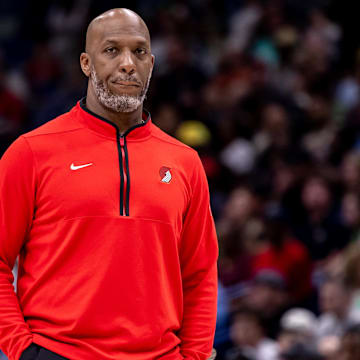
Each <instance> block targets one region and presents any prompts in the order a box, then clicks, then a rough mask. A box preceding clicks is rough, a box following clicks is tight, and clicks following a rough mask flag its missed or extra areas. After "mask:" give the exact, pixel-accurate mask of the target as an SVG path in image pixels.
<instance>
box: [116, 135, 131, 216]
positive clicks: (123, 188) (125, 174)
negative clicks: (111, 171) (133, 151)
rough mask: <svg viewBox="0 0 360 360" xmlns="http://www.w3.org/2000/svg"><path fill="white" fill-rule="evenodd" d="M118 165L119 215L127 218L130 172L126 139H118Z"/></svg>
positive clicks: (121, 136) (121, 137)
mask: <svg viewBox="0 0 360 360" xmlns="http://www.w3.org/2000/svg"><path fill="white" fill-rule="evenodd" d="M118 138H119V145H120V149H119V163H120V215H122V216H129V215H130V214H129V212H130V211H129V200H130V172H129V156H128V150H127V144H126V137H125V136H124V135H120V136H119V137H118Z"/></svg>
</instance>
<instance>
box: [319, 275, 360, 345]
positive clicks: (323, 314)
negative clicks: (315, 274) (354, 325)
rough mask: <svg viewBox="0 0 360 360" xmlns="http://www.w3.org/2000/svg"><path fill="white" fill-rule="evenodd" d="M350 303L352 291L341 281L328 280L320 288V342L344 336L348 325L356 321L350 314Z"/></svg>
mask: <svg viewBox="0 0 360 360" xmlns="http://www.w3.org/2000/svg"><path fill="white" fill-rule="evenodd" d="M350 301H351V293H350V290H349V289H348V288H347V287H346V286H345V284H344V283H343V282H341V281H340V280H335V279H328V280H326V281H325V282H324V283H323V284H322V285H321V286H320V288H319V310H320V317H319V324H318V328H317V335H318V337H319V340H320V341H321V340H322V339H323V338H325V337H328V336H339V337H340V336H342V335H343V333H344V331H345V329H346V327H347V326H348V324H349V323H351V322H354V321H356V318H354V317H352V316H350V313H349V311H350ZM358 320H360V319H358Z"/></svg>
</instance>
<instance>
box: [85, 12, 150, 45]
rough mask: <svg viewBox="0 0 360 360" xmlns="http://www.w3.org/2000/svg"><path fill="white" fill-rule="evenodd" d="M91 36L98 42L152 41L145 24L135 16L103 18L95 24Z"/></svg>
mask: <svg viewBox="0 0 360 360" xmlns="http://www.w3.org/2000/svg"><path fill="white" fill-rule="evenodd" d="M91 38H92V40H93V41H94V42H96V43H103V42H105V41H107V40H111V41H117V40H118V41H120V40H127V41H136V42H144V43H149V42H150V39H149V34H148V31H147V29H146V27H145V25H144V24H143V23H142V22H141V21H140V20H139V19H137V18H135V17H131V18H130V17H113V18H106V19H101V20H99V21H98V22H97V23H96V24H94V28H93V29H92V36H91Z"/></svg>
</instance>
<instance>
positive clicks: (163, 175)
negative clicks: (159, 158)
mask: <svg viewBox="0 0 360 360" xmlns="http://www.w3.org/2000/svg"><path fill="white" fill-rule="evenodd" d="M170 170H171V169H170V168H168V167H166V166H162V167H161V168H160V170H159V174H160V179H161V182H163V183H166V184H168V183H169V182H170V181H171V179H172V176H171V172H170Z"/></svg>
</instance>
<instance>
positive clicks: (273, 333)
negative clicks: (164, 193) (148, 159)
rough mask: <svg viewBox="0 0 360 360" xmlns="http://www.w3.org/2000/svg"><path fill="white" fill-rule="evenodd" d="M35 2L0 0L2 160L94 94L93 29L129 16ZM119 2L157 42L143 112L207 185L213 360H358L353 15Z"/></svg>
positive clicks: (99, 7) (359, 150) (246, 0)
mask: <svg viewBox="0 0 360 360" xmlns="http://www.w3.org/2000/svg"><path fill="white" fill-rule="evenodd" d="M39 4H41V1H40V2H37V6H36V7H35V6H34V4H32V2H30V1H26V0H18V1H16V2H6V4H5V1H3V2H0V24H1V26H0V46H1V47H0V80H1V81H0V154H1V153H2V152H3V151H4V150H5V149H6V148H7V146H8V145H9V144H10V143H11V142H12V141H13V140H14V139H15V138H16V137H17V136H18V135H19V134H21V133H23V132H25V131H28V130H31V129H33V128H34V127H37V126H39V125H41V124H43V123H45V122H46V121H48V120H50V119H52V118H53V117H55V116H57V115H59V114H61V113H63V112H65V111H67V110H69V109H70V108H71V107H72V106H73V105H74V104H75V102H76V101H78V100H79V99H80V98H82V97H83V96H84V95H85V89H86V79H85V77H84V75H83V74H82V73H81V71H80V67H79V60H78V59H79V55H80V53H81V51H82V50H83V47H84V35H85V31H86V27H87V24H88V23H89V21H90V20H91V19H92V18H93V17H95V16H96V15H98V14H100V13H101V12H103V11H105V10H108V9H110V8H113V7H118V6H119V3H118V2H115V1H109V0H102V1H101V2H95V1H92V0H74V1H68V0H58V1H47V2H45V1H44V2H43V3H42V6H39ZM120 5H121V6H122V7H128V8H130V9H133V10H135V11H137V12H139V14H140V15H142V16H143V18H144V19H145V21H146V22H147V24H148V25H149V29H150V33H151V36H152V50H153V53H154V54H155V70H154V74H153V78H152V82H151V86H150V90H149V94H148V98H147V100H146V105H145V107H146V108H147V109H148V110H149V111H150V112H151V114H152V119H153V121H154V123H156V124H157V125H158V126H160V127H161V128H162V129H163V130H165V131H166V132H168V133H169V134H171V135H173V136H175V137H177V138H178V139H180V140H181V141H183V142H185V143H186V144H188V145H190V146H192V147H194V148H195V149H196V150H197V151H198V152H199V154H200V156H201V158H202V161H203V164H204V167H205V170H206V173H207V176H208V180H209V186H210V192H211V203H212V210H213V214H214V218H215V221H216V225H217V231H218V237H219V246H220V257H219V303H218V323H217V330H216V336H215V348H216V350H217V353H218V357H217V359H219V360H315V359H317V360H350V359H351V360H357V359H360V101H359V94H360V42H359V39H356V38H355V39H354V37H353V36H352V35H353V30H354V29H356V28H357V19H356V14H351V12H352V11H351V9H350V10H349V8H347V9H346V8H345V6H344V5H343V4H342V3H341V1H327V0H317V1H310V0H308V1H307V0H301V1H300V0H225V1H215V0H188V1H185V0H167V1H165V0H152V1H149V0H142V1H123V2H121V4H120ZM199 221H201V219H199Z"/></svg>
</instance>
